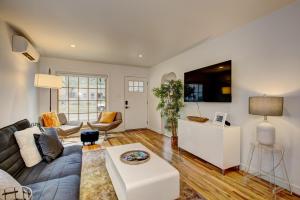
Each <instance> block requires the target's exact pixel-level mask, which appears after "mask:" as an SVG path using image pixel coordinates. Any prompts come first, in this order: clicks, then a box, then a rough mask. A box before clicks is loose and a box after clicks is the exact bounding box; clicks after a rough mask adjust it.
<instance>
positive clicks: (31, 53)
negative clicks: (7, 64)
mask: <svg viewBox="0 0 300 200" xmlns="http://www.w3.org/2000/svg"><path fill="white" fill-rule="evenodd" d="M12 50H13V52H18V53H22V54H23V55H24V56H25V57H26V58H28V59H29V60H30V61H32V62H38V61H39V58H40V54H39V52H37V50H35V48H34V47H33V46H32V44H30V42H29V41H28V40H27V39H26V38H24V37H22V36H19V35H14V36H13V38H12Z"/></svg>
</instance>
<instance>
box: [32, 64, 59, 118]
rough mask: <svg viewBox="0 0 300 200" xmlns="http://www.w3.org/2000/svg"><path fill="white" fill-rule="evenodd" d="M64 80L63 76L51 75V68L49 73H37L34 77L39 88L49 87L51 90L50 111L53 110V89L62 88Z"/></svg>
mask: <svg viewBox="0 0 300 200" xmlns="http://www.w3.org/2000/svg"><path fill="white" fill-rule="evenodd" d="M62 85H63V82H62V77H61V76H56V75H51V69H49V74H35V77H34V86H35V87H38V88H47V89H49V90H50V93H49V98H50V107H49V110H50V112H51V111H52V107H51V106H52V100H51V95H52V94H51V93H52V89H60V88H62Z"/></svg>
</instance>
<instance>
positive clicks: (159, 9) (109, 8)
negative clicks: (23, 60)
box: [0, 0, 293, 66]
mask: <svg viewBox="0 0 300 200" xmlns="http://www.w3.org/2000/svg"><path fill="white" fill-rule="evenodd" d="M292 1H293V0H221V1H220V0H48V1H45V0H22V1H20V0H1V1H0V18H1V19H2V20H4V21H6V22H8V23H9V24H10V25H12V26H13V27H16V28H17V29H19V30H21V31H22V32H23V33H24V34H25V35H26V36H28V37H29V39H30V40H31V41H32V42H33V43H34V45H35V46H36V47H37V49H38V51H39V52H40V53H41V55H43V56H49V57H58V58H69V59H78V60H87V61H97V62H105V63H114V64H122V65H134V66H153V65H156V64H158V63H160V62H162V61H164V60H166V59H168V58H170V57H172V56H175V55H176V54H178V53H180V52H182V51H184V50H186V49H188V48H191V47H193V46H194V45H196V44H199V43H201V41H204V40H206V39H208V38H212V37H215V36H216V35H220V34H222V33H224V32H226V31H230V30H232V29H235V28H237V27H240V26H242V25H244V24H246V23H248V22H250V21H252V20H255V19H257V18H259V17H261V16H264V15H267V14H269V13H271V12H272V11H274V10H276V9H279V8H280V7H282V6H284V5H286V4H288V3H290V2H292ZM71 44H75V45H76V47H75V48H72V47H70V45H71ZM139 54H142V55H143V57H142V58H139V56H138V55H139Z"/></svg>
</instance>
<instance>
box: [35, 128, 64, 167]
mask: <svg viewBox="0 0 300 200" xmlns="http://www.w3.org/2000/svg"><path fill="white" fill-rule="evenodd" d="M34 139H35V143H36V145H37V148H38V150H39V152H40V154H41V156H42V158H43V160H45V161H46V162H48V163H49V162H52V161H53V160H55V159H56V158H57V157H59V156H60V155H61V154H62V152H63V150H64V147H63V145H62V144H61V142H60V141H59V139H58V136H57V133H56V130H55V129H47V130H46V131H45V132H44V133H43V134H34Z"/></svg>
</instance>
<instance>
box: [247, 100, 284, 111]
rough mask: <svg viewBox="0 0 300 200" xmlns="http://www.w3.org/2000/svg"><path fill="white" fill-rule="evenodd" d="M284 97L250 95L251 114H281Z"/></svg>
mask: <svg viewBox="0 0 300 200" xmlns="http://www.w3.org/2000/svg"><path fill="white" fill-rule="evenodd" d="M282 112H283V97H271V96H256V97H249V114H252V115H261V116H281V115H282Z"/></svg>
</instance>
